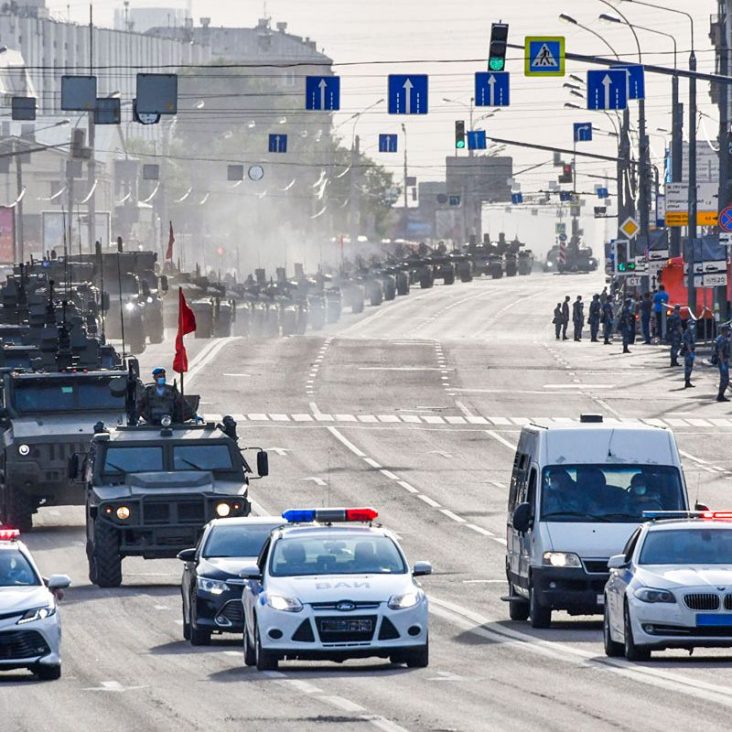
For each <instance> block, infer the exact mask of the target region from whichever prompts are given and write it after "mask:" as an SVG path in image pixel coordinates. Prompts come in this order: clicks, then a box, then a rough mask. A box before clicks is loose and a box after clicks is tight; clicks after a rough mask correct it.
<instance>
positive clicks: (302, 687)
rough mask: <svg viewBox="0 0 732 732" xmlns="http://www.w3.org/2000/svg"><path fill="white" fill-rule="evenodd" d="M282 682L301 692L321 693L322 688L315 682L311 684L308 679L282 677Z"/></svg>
mask: <svg viewBox="0 0 732 732" xmlns="http://www.w3.org/2000/svg"><path fill="white" fill-rule="evenodd" d="M282 683H283V684H286V685H287V686H290V687H292V688H293V689H297V691H299V692H301V693H302V694H322V693H323V690H322V689H319V688H318V687H317V686H315V684H311V683H310V682H309V681H303V680H302V679H283V680H282Z"/></svg>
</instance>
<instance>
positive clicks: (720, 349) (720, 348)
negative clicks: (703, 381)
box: [712, 325, 730, 402]
mask: <svg viewBox="0 0 732 732" xmlns="http://www.w3.org/2000/svg"><path fill="white" fill-rule="evenodd" d="M721 331H722V332H721V333H720V334H719V335H718V336H717V337H716V338H715V339H714V351H713V353H712V362H713V363H716V365H717V368H718V369H719V391H718V392H717V401H718V402H728V401H729V399H728V398H727V397H726V395H725V392H726V391H727V386H729V353H730V327H729V325H723V326H722V328H721Z"/></svg>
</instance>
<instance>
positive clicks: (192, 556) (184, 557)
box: [177, 547, 196, 562]
mask: <svg viewBox="0 0 732 732" xmlns="http://www.w3.org/2000/svg"><path fill="white" fill-rule="evenodd" d="M177 556H178V559H180V561H181V562H195V561H196V549H195V547H194V548H193V549H183V551H180V552H178V555H177Z"/></svg>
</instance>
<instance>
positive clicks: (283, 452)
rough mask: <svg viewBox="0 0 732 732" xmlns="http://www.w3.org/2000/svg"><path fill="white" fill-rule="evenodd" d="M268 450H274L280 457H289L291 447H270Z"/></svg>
mask: <svg viewBox="0 0 732 732" xmlns="http://www.w3.org/2000/svg"><path fill="white" fill-rule="evenodd" d="M266 450H267V452H273V453H275V454H277V455H279V456H280V457H287V453H288V452H291V450H290V448H289V447H268V448H266Z"/></svg>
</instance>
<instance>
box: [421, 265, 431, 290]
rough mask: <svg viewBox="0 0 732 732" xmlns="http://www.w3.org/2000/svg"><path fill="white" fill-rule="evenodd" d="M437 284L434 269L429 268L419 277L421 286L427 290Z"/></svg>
mask: <svg viewBox="0 0 732 732" xmlns="http://www.w3.org/2000/svg"><path fill="white" fill-rule="evenodd" d="M434 284H435V276H434V274H433V273H432V269H431V268H428V269H426V270H425V271H424V272H422V274H421V275H420V277H419V286H420V287H421V288H422V289H423V290H425V289H429V288H430V287H432V285H434Z"/></svg>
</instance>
